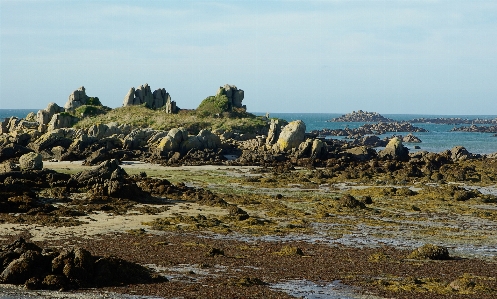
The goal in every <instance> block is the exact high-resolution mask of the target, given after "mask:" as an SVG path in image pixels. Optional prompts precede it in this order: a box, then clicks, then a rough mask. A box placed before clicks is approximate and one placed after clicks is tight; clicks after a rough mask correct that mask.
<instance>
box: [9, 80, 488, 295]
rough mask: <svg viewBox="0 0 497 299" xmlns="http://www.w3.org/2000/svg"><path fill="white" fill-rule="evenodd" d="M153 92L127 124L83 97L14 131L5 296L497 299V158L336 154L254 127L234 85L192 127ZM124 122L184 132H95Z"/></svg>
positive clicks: (345, 146) (350, 147)
mask: <svg viewBox="0 0 497 299" xmlns="http://www.w3.org/2000/svg"><path fill="white" fill-rule="evenodd" d="M147 87H148V85H147V86H142V87H139V88H137V89H134V88H133V89H131V90H130V92H128V94H127V95H126V96H125V101H124V102H125V104H126V107H123V108H117V109H107V108H105V107H103V106H99V105H96V106H93V105H88V104H89V103H96V101H97V100H96V99H95V98H92V100H90V97H87V96H86V91H85V90H84V88H80V89H78V90H76V91H75V92H74V93H73V94H71V95H70V97H69V102H70V103H71V104H67V103H66V105H65V106H66V107H67V108H60V107H59V106H56V104H50V105H49V106H48V107H47V108H46V109H44V110H42V111H41V112H39V113H38V115H37V116H34V115H31V116H28V117H26V118H25V119H16V118H10V119H7V120H5V121H4V122H2V126H1V130H2V131H1V133H2V134H1V136H0V244H1V245H2V246H3V247H2V248H1V249H0V261H1V263H0V265H1V268H0V282H1V283H4V284H6V283H11V284H16V285H21V286H23V287H25V288H26V289H47V290H64V291H71V292H80V293H81V294H83V296H86V295H85V292H88V288H94V289H93V290H95V288H96V290H98V291H99V292H113V294H128V295H129V294H133V295H139V296H158V297H159V298H178V297H182V298H292V297H293V295H292V294H291V293H289V292H287V291H284V290H283V289H282V288H280V287H279V286H281V284H282V283H285V284H287V283H289V284H291V286H293V287H297V286H298V284H299V282H313V283H315V284H321V285H323V284H331V283H334V282H336V281H340V283H341V284H343V285H344V286H346V287H348V289H347V290H346V295H344V294H345V293H343V292H345V290H342V293H340V292H341V291H340V290H336V292H338V293H334V294H332V295H333V296H337V297H338V296H341V298H413V297H415V298H495V296H497V282H496V277H497V272H496V270H495V269H497V267H496V266H497V263H496V260H495V248H496V247H497V233H496V232H495V230H493V229H489V228H492V227H494V226H495V220H496V219H497V212H496V211H497V210H496V204H497V186H496V181H497V159H496V158H497V157H496V155H478V154H472V153H470V152H468V151H467V150H466V149H465V148H464V147H460V146H456V147H454V148H452V149H451V150H447V151H444V152H441V153H430V152H424V151H419V152H415V153H410V152H409V150H408V148H407V147H405V146H404V144H403V143H405V142H420V141H421V140H419V138H417V137H416V136H414V135H412V134H409V135H407V136H404V137H400V136H392V137H391V138H389V139H387V140H380V139H379V138H378V137H377V136H371V135H373V134H383V133H385V132H398V131H390V130H394V129H399V130H401V131H400V132H417V131H415V130H416V128H415V127H410V126H409V124H408V123H394V122H393V123H392V122H391V123H378V124H367V125H365V126H363V127H361V128H360V129H358V131H357V132H352V131H349V132H348V133H347V134H348V135H347V136H352V137H353V138H355V139H354V140H348V141H347V140H336V139H325V138H322V137H320V136H319V135H320V134H321V132H311V133H306V125H305V123H304V122H302V121H293V122H286V121H284V120H280V119H268V118H265V117H255V116H251V115H250V114H248V113H246V111H245V109H246V107H245V105H242V100H243V95H244V92H243V90H240V89H237V88H236V87H234V86H232V85H225V86H223V87H221V88H220V89H219V90H218V91H217V92H216V95H215V96H212V97H208V98H206V99H205V100H204V101H203V102H202V104H201V105H199V108H198V109H197V110H196V111H190V112H181V111H178V109H179V108H178V109H176V108H175V109H171V107H173V106H171V105H172V101H171V96H170V95H169V93H167V92H165V89H164V90H162V89H160V90H159V91H157V92H155V93H152V92H151V90H150V88H149V87H148V88H147ZM154 94H155V95H154ZM97 99H98V98H97ZM147 103H148V104H147ZM168 103H169V104H168ZM147 105H151V107H149V108H146V107H144V106H147ZM81 107H82V108H81ZM88 107H89V108H88ZM174 107H176V106H175V103H174ZM77 109H83V110H84V111H85V113H87V115H86V116H83V115H81V114H78V113H79V112H77V113H75V112H74V111H76V110H77ZM152 109H154V110H152ZM161 109H163V110H161ZM83 110H77V111H83ZM122 111H125V112H126V113H129V112H130V111H131V112H132V111H134V112H135V113H145V114H140V116H141V118H146V119H147V117H149V115H148V114H146V113H149V112H148V111H150V113H151V115H152V114H155V113H158V114H160V113H163V114H160V115H161V118H162V119H166V120H171V122H170V123H169V124H168V125H164V124H166V123H167V122H164V123H162V125H161V126H160V127H154V128H152V127H150V126H137V125H135V124H134V123H132V122H131V121H130V123H128V122H126V121H125V120H122V121H120V122H118V121H112V122H101V121H99V120H102V119H112V117H114V116H113V115H122V114H118V113H120V112H122ZM181 113H184V114H181ZM359 114H364V115H369V113H366V112H362V111H359ZM241 116H243V117H241ZM187 118H191V119H195V121H194V122H192V123H188V124H187ZM181 119H183V123H184V124H187V125H185V126H178V125H177V124H178V123H177V122H176V121H177V120H181ZM47 120H48V121H47ZM173 120H174V121H175V122H174V123H173ZM148 121H149V122H150V123H152V121H151V120H150V118H148ZM228 122H232V123H230V126H231V127H230V128H226V127H222V126H223V125H226V123H228ZM86 123H90V124H89V125H82V124H86ZM207 123H208V124H209V125H206V124H207ZM192 124H193V125H192ZM231 124H233V125H231ZM186 127H188V128H186ZM351 132H352V133H351ZM366 132H367V133H366ZM380 132H381V133H380ZM323 134H324V133H323ZM323 134H321V135H323ZM378 146H382V147H384V148H383V149H381V150H376V149H375V148H374V147H378ZM117 273H119V275H118V274H117ZM315 291H316V289H312V288H311V291H309V296H310V295H311V294H312V292H315ZM20 292H21V291H20ZM332 295H330V296H332ZM88 298H93V297H90V295H88ZM102 298H103V297H102Z"/></svg>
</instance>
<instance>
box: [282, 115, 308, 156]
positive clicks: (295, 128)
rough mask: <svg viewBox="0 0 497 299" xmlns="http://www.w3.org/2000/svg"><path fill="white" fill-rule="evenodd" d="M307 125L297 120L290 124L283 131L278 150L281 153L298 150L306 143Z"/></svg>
mask: <svg viewBox="0 0 497 299" xmlns="http://www.w3.org/2000/svg"><path fill="white" fill-rule="evenodd" d="M305 129H306V127H305V123H304V122H303V121H301V120H296V121H292V122H290V123H288V125H286V126H284V127H283V129H282V130H281V133H280V136H279V138H278V141H277V142H276V145H275V147H276V149H277V150H279V151H287V150H290V149H292V148H296V147H298V146H299V145H300V143H302V142H303V141H304V138H305Z"/></svg>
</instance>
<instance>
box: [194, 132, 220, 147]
mask: <svg viewBox="0 0 497 299" xmlns="http://www.w3.org/2000/svg"><path fill="white" fill-rule="evenodd" d="M197 138H198V140H200V142H201V143H202V145H201V148H200V149H204V148H210V149H215V148H218V147H219V146H221V139H220V138H219V136H217V135H216V134H213V133H212V132H211V131H209V130H206V129H204V130H201V131H200V132H199V133H198V135H197Z"/></svg>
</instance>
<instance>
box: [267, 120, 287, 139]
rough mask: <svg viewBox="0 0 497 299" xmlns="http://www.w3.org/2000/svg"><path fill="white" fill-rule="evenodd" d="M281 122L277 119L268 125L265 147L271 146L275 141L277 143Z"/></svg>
mask: <svg viewBox="0 0 497 299" xmlns="http://www.w3.org/2000/svg"><path fill="white" fill-rule="evenodd" d="M281 122H282V121H281V120H279V119H271V123H270V124H269V132H268V134H267V139H266V144H267V145H273V144H275V143H276V141H278V138H279V137H280V134H281V127H282V124H281ZM285 125H286V124H285Z"/></svg>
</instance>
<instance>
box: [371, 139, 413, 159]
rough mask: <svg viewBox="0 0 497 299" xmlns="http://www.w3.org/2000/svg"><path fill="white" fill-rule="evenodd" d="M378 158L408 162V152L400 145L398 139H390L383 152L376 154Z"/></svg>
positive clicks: (400, 141)
mask: <svg viewBox="0 0 497 299" xmlns="http://www.w3.org/2000/svg"><path fill="white" fill-rule="evenodd" d="M378 156H379V157H380V158H386V159H392V160H397V161H407V160H409V150H408V149H407V148H406V147H405V146H404V145H403V144H402V140H400V138H398V137H394V138H392V139H390V141H389V142H388V144H387V146H386V147H385V149H384V150H381V151H380V152H379V153H378Z"/></svg>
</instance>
